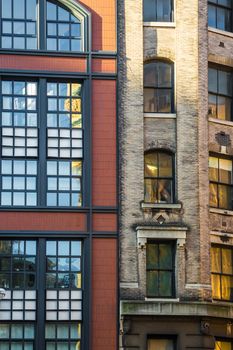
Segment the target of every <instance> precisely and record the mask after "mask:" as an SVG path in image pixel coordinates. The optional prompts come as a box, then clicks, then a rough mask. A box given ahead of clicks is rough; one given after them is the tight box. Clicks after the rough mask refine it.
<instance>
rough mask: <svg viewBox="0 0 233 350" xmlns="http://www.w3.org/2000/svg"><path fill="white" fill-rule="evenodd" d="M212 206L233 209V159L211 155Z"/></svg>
mask: <svg viewBox="0 0 233 350" xmlns="http://www.w3.org/2000/svg"><path fill="white" fill-rule="evenodd" d="M209 177H210V206H211V207H215V208H221V209H229V210H232V209H233V203H232V198H233V187H232V160H231V159H226V158H219V157H212V156H211V157H209Z"/></svg>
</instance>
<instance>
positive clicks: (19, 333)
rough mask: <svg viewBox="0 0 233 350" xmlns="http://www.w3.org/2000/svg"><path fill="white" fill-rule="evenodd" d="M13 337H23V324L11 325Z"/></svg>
mask: <svg viewBox="0 0 233 350" xmlns="http://www.w3.org/2000/svg"><path fill="white" fill-rule="evenodd" d="M11 337H12V338H15V339H17V338H19V339H22V338H23V326H22V325H16V324H15V325H14V324H13V325H12V326H11Z"/></svg>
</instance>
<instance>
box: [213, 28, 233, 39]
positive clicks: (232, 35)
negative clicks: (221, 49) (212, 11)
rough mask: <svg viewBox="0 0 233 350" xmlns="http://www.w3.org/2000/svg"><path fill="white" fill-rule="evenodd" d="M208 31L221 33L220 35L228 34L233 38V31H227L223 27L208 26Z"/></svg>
mask: <svg viewBox="0 0 233 350" xmlns="http://www.w3.org/2000/svg"><path fill="white" fill-rule="evenodd" d="M208 31H209V32H210V33H215V34H220V35H223V36H227V37H230V38H233V33H231V32H227V31H225V30H221V29H217V28H213V27H208Z"/></svg>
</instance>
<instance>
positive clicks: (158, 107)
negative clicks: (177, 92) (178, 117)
mask: <svg viewBox="0 0 233 350" xmlns="http://www.w3.org/2000/svg"><path fill="white" fill-rule="evenodd" d="M173 100H174V98H173V65H172V64H171V63H168V62H164V61H154V62H149V63H146V64H145V65H144V112H149V113H150V112H152V113H171V112H173V109H174V108H173V105H174V102H173Z"/></svg>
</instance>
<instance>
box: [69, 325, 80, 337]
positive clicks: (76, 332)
mask: <svg viewBox="0 0 233 350" xmlns="http://www.w3.org/2000/svg"><path fill="white" fill-rule="evenodd" d="M80 337H81V327H80V324H78V325H74V324H71V325H70V338H71V339H79V338H80Z"/></svg>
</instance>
